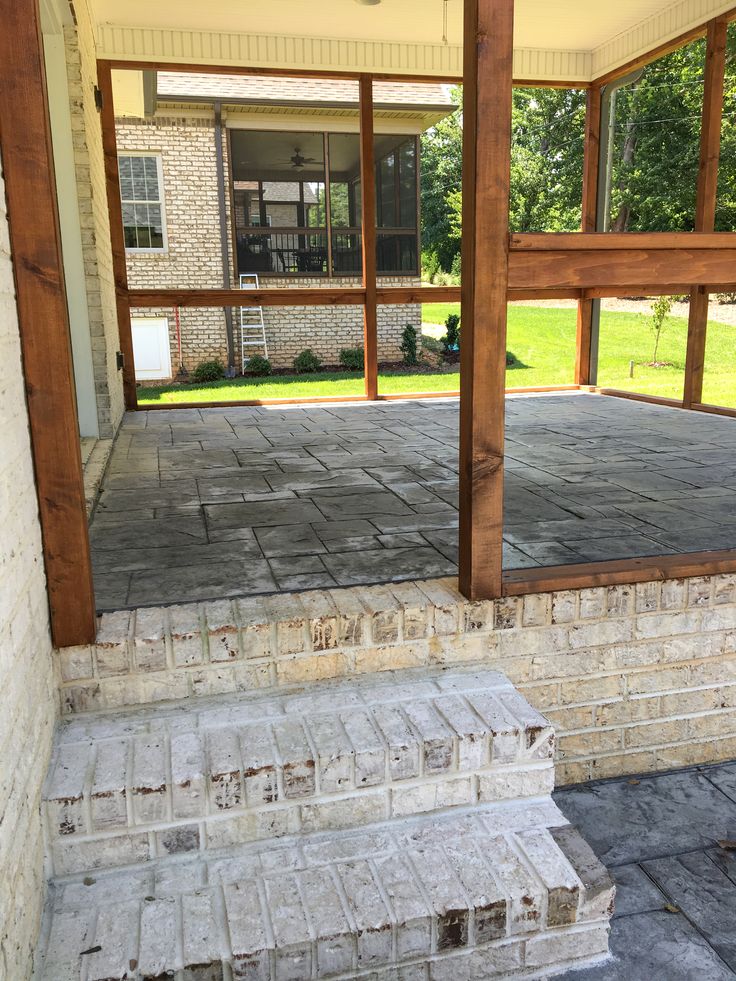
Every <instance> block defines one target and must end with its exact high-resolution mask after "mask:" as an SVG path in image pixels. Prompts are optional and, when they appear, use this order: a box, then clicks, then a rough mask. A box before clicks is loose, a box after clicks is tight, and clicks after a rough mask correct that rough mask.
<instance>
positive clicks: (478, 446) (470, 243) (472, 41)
mask: <svg viewBox="0 0 736 981" xmlns="http://www.w3.org/2000/svg"><path fill="white" fill-rule="evenodd" d="M513 21H514V3H513V0H465V7H464V47H463V65H464V85H463V89H464V99H465V102H464V108H463V214H462V223H463V236H462V324H463V343H462V347H461V353H460V357H461V362H460V378H461V383H460V468H459V469H460V473H459V477H460V516H459V517H460V535H459V546H460V547H459V563H458V564H459V585H460V591H461V592H462V593H463V594H464V595H465V596H468V597H470V598H472V599H476V598H490V597H494V596H499V595H500V594H501V583H502V566H503V539H502V536H503V467H504V416H505V409H504V389H505V377H506V302H507V276H508V248H509V235H508V223H509V183H510V168H511V95H512V64H513V26H514V25H513Z"/></svg>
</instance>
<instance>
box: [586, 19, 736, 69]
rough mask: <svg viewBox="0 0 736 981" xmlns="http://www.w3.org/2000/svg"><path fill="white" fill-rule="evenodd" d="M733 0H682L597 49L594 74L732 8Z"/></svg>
mask: <svg viewBox="0 0 736 981" xmlns="http://www.w3.org/2000/svg"><path fill="white" fill-rule="evenodd" d="M733 5H734V2H733V0H680V2H679V3H675V4H672V6H670V7H667V8H666V9H665V10H662V11H660V12H659V13H658V14H655V15H654V16H653V17H648V18H647V19H646V20H643V21H641V23H639V24H637V25H636V26H635V27H632V28H631V30H629V31H625V32H624V33H623V34H619V35H618V36H617V37H613V38H611V39H610V40H609V41H606V43H605V44H602V45H600V46H599V47H598V48H596V49H595V50H594V51H593V53H592V54H593V78H598V77H599V76H600V75H605V74H606V73H607V72H610V71H613V70H614V69H615V68H618V67H619V66H620V65H623V64H625V63H626V62H627V61H631V60H632V59H634V58H638V57H640V56H641V55H644V54H646V53H647V52H648V51H651V50H652V49H653V48H656V47H657V46H658V45H660V44H666V43H667V42H668V41H671V40H672V39H673V38H676V37H678V36H679V35H680V34H685V33H686V32H687V31H690V30H692V29H693V28H695V27H699V26H700V25H701V24H703V23H704V22H705V21H707V20H710V19H711V18H712V17H717V16H718V15H719V14H723V13H725V12H726V11H727V10H731V9H732V7H733Z"/></svg>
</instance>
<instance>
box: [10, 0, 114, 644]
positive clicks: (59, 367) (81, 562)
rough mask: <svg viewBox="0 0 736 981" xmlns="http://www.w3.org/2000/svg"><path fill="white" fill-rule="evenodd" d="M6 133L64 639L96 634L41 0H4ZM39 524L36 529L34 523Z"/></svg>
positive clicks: (45, 532) (29, 371) (48, 534)
mask: <svg viewBox="0 0 736 981" xmlns="http://www.w3.org/2000/svg"><path fill="white" fill-rule="evenodd" d="M0 14H1V15H2V23H3V29H2V31H0V64H1V65H2V66H3V82H2V85H0V133H2V165H3V171H4V175H5V194H6V199H7V206H8V219H9V231H10V245H11V251H12V256H13V269H14V274H15V292H16V304H17V309H18V322H19V328H20V342H21V350H22V354H23V372H24V376H25V388H26V400H27V404H28V418H29V423H30V431H31V447H32V453H33V463H34V468H35V476H36V491H37V494H38V508H39V517H40V521H41V533H42V538H43V553H44V564H45V567H46V581H47V589H48V596H49V606H50V612H51V632H52V636H53V641H54V644H55V645H56V646H57V647H68V646H72V645H76V644H90V643H93V642H94V639H95V633H96V618H95V602H94V592H93V588H92V569H91V565H90V553H89V539H88V534H87V512H86V507H85V498H84V481H83V477H82V460H81V455H80V449H79V428H78V424H77V407H76V397H75V391H74V373H73V369H72V353H71V342H70V334H69V316H68V312H67V304H66V291H65V286H64V270H63V265H62V257H61V236H60V232H59V218H58V211H57V203H56V183H55V177H54V162H53V155H52V150H51V131H50V124H49V116H48V102H47V95H46V76H45V70H44V60H43V41H42V38H41V28H40V17H39V10H38V2H37V0H2V2H0ZM29 533H30V529H29Z"/></svg>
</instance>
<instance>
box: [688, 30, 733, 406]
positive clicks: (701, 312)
mask: <svg viewBox="0 0 736 981" xmlns="http://www.w3.org/2000/svg"><path fill="white" fill-rule="evenodd" d="M727 31H728V20H727V19H726V18H725V17H716V18H715V20H712V21H709V23H708V33H707V39H706V45H707V47H706V54H705V84H704V86H703V116H702V123H701V128H700V169H699V170H698V193H697V198H696V202H695V231H696V232H712V231H713V230H714V228H715V220H716V197H717V194H718V164H719V160H720V155H721V117H722V114H723V76H724V73H725V70H726V34H727ZM709 299H710V294H709V293H708V290H707V288H706V287H705V286H698V287H696V288H694V289H693V290H692V291H691V293H690V312H689V315H688V324H687V354H686V356H685V387H684V392H683V404H684V406H685V408H687V409H689V408H691V406H692V405H694V404H697V403H699V402H702V399H703V367H704V365H705V341H706V330H707V324H708V300H709Z"/></svg>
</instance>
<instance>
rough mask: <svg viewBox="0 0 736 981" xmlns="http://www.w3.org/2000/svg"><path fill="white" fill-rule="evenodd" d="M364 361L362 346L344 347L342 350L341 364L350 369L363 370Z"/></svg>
mask: <svg viewBox="0 0 736 981" xmlns="http://www.w3.org/2000/svg"><path fill="white" fill-rule="evenodd" d="M363 361H364V357H363V348H362V347H344V348H343V349H342V351H340V364H341V365H342V366H343V368H347V369H348V371H362V370H363Z"/></svg>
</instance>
